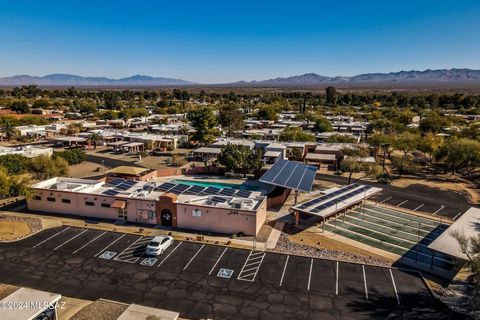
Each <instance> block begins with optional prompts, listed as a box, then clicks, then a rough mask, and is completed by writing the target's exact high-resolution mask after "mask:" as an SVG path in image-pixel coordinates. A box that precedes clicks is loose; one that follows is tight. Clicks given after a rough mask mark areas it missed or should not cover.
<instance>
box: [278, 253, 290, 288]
mask: <svg viewBox="0 0 480 320" xmlns="http://www.w3.org/2000/svg"><path fill="white" fill-rule="evenodd" d="M289 258H290V256H287V260H285V265H284V266H283V272H282V278H281V279H280V286H281V285H282V283H283V277H284V276H285V270H287V264H288V259H289Z"/></svg>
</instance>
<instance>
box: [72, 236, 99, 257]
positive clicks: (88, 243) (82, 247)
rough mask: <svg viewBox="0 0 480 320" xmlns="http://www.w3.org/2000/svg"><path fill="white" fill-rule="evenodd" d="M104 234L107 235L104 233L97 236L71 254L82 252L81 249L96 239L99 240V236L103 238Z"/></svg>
mask: <svg viewBox="0 0 480 320" xmlns="http://www.w3.org/2000/svg"><path fill="white" fill-rule="evenodd" d="M105 233H107V231H104V232H103V233H101V234H99V235H98V236H96V237H95V238H93V239H92V240H90V241H88V242H87V243H85V244H84V245H83V246H81V247H80V248H78V249H77V250H75V251H73V254H75V253H77V252H78V251H80V250H82V249H83V248H85V247H86V246H88V245H89V244H90V243H92V242H93V241H95V240H97V239H98V238H100V237H101V236H103V235H104V234H105Z"/></svg>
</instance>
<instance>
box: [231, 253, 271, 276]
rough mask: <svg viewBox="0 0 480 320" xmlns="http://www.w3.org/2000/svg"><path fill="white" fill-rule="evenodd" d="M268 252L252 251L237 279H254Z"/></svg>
mask: <svg viewBox="0 0 480 320" xmlns="http://www.w3.org/2000/svg"><path fill="white" fill-rule="evenodd" d="M266 254H267V253H266V252H264V251H250V254H249V255H248V257H247V259H246V260H245V263H244V265H243V267H242V269H241V270H240V272H239V274H238V277H237V279H239V280H245V281H254V280H255V277H256V276H257V273H258V270H259V269H260V266H261V265H262V262H263V259H264V258H265V255H266Z"/></svg>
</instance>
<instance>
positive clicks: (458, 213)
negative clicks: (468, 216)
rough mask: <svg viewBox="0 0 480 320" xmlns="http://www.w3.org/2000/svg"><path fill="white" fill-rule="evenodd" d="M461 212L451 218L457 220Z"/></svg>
mask: <svg viewBox="0 0 480 320" xmlns="http://www.w3.org/2000/svg"><path fill="white" fill-rule="evenodd" d="M461 214H462V212H459V213H457V215H456V216H455V217H453V219H452V220H453V221H455V220H457V218H458V216H459V215H461Z"/></svg>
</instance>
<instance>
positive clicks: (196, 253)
mask: <svg viewBox="0 0 480 320" xmlns="http://www.w3.org/2000/svg"><path fill="white" fill-rule="evenodd" d="M203 247H205V245H204V244H202V246H201V247H200V249H198V251H197V252H195V254H194V255H193V257H192V258H191V259H190V261H188V263H187V265H186V266H185V267H184V268H183V271H185V269H187V268H188V266H189V265H190V263H192V261H193V259H195V257H196V256H197V255H198V254H199V253H200V251H202V249H203Z"/></svg>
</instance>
